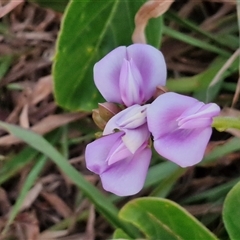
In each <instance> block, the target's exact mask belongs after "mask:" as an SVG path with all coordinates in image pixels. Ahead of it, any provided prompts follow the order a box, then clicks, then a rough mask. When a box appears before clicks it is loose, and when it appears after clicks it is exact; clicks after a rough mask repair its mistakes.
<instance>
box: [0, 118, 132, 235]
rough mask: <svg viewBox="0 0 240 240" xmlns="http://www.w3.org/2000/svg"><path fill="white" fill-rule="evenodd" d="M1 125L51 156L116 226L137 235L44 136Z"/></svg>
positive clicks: (109, 203) (0, 123)
mask: <svg viewBox="0 0 240 240" xmlns="http://www.w3.org/2000/svg"><path fill="white" fill-rule="evenodd" d="M0 127H1V128H4V129H5V130H7V131H8V132H9V133H11V134H12V135H14V136H15V137H17V138H20V139H21V140H23V141H24V142H26V143H27V144H28V145H29V146H31V147H33V148H34V149H36V150H37V151H39V152H41V153H42V154H44V155H45V156H47V157H49V158H50V159H51V160H52V161H53V162H54V163H55V164H56V165H57V166H58V167H59V169H61V171H62V172H63V173H64V174H66V176H68V178H69V179H70V180H71V181H72V182H73V183H74V184H75V185H76V186H77V187H79V189H80V190H81V191H82V192H83V193H84V194H85V195H86V196H87V197H88V198H89V199H90V200H91V201H92V202H93V203H94V205H95V207H96V209H97V210H98V211H99V212H100V213H101V214H102V215H103V216H104V217H105V218H106V219H107V220H108V221H109V222H110V223H111V224H112V225H113V226H115V227H117V228H121V229H122V230H123V231H125V232H126V233H127V234H128V235H129V236H131V237H136V231H134V230H135V229H133V228H131V226H129V225H126V224H125V223H124V222H123V221H121V220H120V219H119V218H118V216H117V215H118V210H117V208H116V207H115V206H114V205H113V204H112V203H111V202H110V201H109V200H108V198H106V197H105V196H104V195H102V194H101V192H100V191H99V190H98V189H97V188H95V187H94V186H93V185H92V184H91V183H89V182H88V181H87V180H86V179H85V178H84V176H82V174H81V173H79V172H78V171H77V170H76V169H75V168H74V167H72V165H71V164H70V163H69V162H68V161H67V160H66V159H65V158H64V157H63V156H62V155H61V154H60V153H59V152H58V151H57V150H56V149H55V148H54V147H53V146H52V145H51V144H50V143H49V142H48V141H47V140H46V139H44V138H43V137H42V136H40V135H38V134H36V133H34V132H32V131H29V130H26V129H23V128H20V127H17V126H14V125H11V124H7V123H4V122H2V121H0Z"/></svg>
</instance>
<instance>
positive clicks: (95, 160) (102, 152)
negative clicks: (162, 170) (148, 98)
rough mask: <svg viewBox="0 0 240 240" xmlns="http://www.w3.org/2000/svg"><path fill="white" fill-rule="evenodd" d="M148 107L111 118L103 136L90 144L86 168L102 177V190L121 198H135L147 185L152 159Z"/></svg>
mask: <svg viewBox="0 0 240 240" xmlns="http://www.w3.org/2000/svg"><path fill="white" fill-rule="evenodd" d="M146 109H147V105H145V106H140V105H133V106H131V107H129V108H127V109H125V110H123V111H121V112H120V113H118V114H116V115H115V116H114V117H112V118H111V119H110V120H109V122H108V123H107V125H106V127H105V129H104V131H103V135H104V136H103V137H101V138H99V139H97V140H95V141H94V142H92V143H90V144H88V145H87V148H86V153H85V158H86V165H87V168H88V169H89V170H90V171H92V172H94V173H96V174H99V175H100V178H101V181H102V185H103V188H104V189H105V190H107V191H109V192H112V193H115V194H116V195H119V196H127V195H133V194H135V193H137V192H139V191H140V190H141V189H142V187H143V184H144V181H145V178H146V174H147V170H148V166H149V163H150V159H151V149H150V148H149V146H148V142H149V137H150V133H149V130H148V127H147V123H146Z"/></svg>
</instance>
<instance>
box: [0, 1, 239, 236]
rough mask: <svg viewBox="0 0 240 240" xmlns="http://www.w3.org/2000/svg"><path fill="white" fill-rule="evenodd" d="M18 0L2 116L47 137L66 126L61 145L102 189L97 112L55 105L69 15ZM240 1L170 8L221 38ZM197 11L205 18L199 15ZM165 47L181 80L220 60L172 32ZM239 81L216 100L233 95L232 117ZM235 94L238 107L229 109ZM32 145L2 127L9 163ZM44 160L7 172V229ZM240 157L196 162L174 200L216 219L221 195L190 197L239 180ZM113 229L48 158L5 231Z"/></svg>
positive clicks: (9, 35)
mask: <svg viewBox="0 0 240 240" xmlns="http://www.w3.org/2000/svg"><path fill="white" fill-rule="evenodd" d="M13 2H14V1H9V2H8V3H7V5H4V6H8V7H9V8H8V9H7V11H6V8H5V9H3V8H2V9H1V10H2V11H0V14H2V15H5V16H4V18H3V21H2V22H1V23H3V24H6V30H5V31H4V32H1V33H0V55H4V56H8V55H9V56H10V55H11V56H12V61H11V67H10V68H9V69H8V71H7V74H5V75H4V77H2V78H0V87H1V95H2V96H1V98H0V118H1V119H2V120H4V121H6V122H8V123H12V124H17V125H19V126H21V127H24V128H29V129H31V130H33V131H35V132H37V133H39V134H41V135H45V134H48V133H51V132H52V131H61V138H63V139H66V141H64V140H61V139H60V140H59V141H58V142H57V143H56V144H55V146H56V148H58V149H59V151H61V152H63V153H64V155H65V156H66V157H67V158H68V159H69V161H70V163H71V164H73V165H74V166H75V167H76V168H77V169H78V170H79V171H80V172H81V173H82V174H83V175H84V176H85V178H86V179H88V181H90V182H91V183H92V184H94V185H96V186H97V187H99V189H101V186H100V184H99V179H98V177H97V176H93V175H90V173H89V172H88V171H87V170H86V168H85V163H84V149H85V146H86V144H87V143H88V142H89V141H90V140H91V139H92V138H93V135H92V133H93V132H94V131H97V130H96V128H95V127H94V124H93V122H92V121H91V119H90V118H89V113H81V112H80V113H67V112H64V110H62V109H60V108H59V107H58V106H57V105H56V104H55V102H54V98H53V94H52V84H53V82H52V77H51V75H50V74H51V65H52V58H53V56H54V48H55V41H56V37H57V33H58V30H59V26H60V21H61V19H62V14H61V13H58V12H55V11H53V10H51V9H44V8H41V7H39V6H38V5H36V4H32V3H27V2H25V3H21V4H19V5H18V6H15V5H13ZM150 2H152V3H154V1H149V4H150ZM166 2H167V1H166ZM172 2H173V3H172ZM234 2H235V1H224V0H221V1H220V0H219V1H215V0H211V1H210V0H209V1H182V2H180V1H175V2H174V1H171V2H170V1H168V5H166V6H165V7H166V9H167V8H168V7H170V3H172V6H171V7H170V10H174V11H176V12H177V13H178V16H180V17H181V18H183V19H192V20H193V21H196V23H197V25H198V26H200V29H201V30H204V31H209V32H210V33H211V34H213V35H214V34H215V35H219V36H220V35H221V31H224V28H226V27H228V26H230V25H231V24H232V22H228V19H229V18H230V17H231V16H234V14H236V12H235V11H236V10H235V7H236V6H235V4H234ZM19 3H20V1H19ZM10 7H11V9H10ZM9 9H10V10H9ZM142 9H143V10H141V11H144V7H143V8H142ZM161 11H165V10H163V9H160V10H159V11H158V13H159V14H160V13H161ZM7 13H8V14H7ZM196 13H198V17H196V18H195V16H196ZM139 15H140V14H139ZM139 15H137V16H136V19H135V20H136V21H137V20H138V21H139V18H138V17H139ZM154 16H155V15H152V16H151V14H150V16H148V14H147V16H145V17H146V18H145V19H143V20H144V21H145V22H144V21H143V25H144V24H146V22H147V21H148V20H149V18H151V17H154ZM223 19H224V20H225V25H224V24H223V21H222V20H223ZM140 20H141V19H140ZM166 24H167V25H168V26H171V28H173V29H175V30H177V31H183V32H187V34H188V35H189V36H192V37H196V38H199V39H203V36H202V35H200V34H199V33H196V32H194V31H191V30H189V29H188V30H187V29H186V28H185V29H184V28H183V27H181V26H180V25H178V23H176V22H175V21H173V20H171V19H170V18H168V20H167V21H166ZM140 28H141V26H140ZM141 29H142V28H141ZM141 29H140V30H141ZM138 34H139V35H137V37H136V36H135V37H136V39H137V40H136V41H138V42H139V41H145V40H144V36H143V35H142V34H143V33H142V32H141V31H140V32H138ZM205 40H206V39H204V40H203V41H205ZM206 41H207V40H206ZM161 50H162V51H163V53H164V55H165V56H166V61H167V66H168V70H169V76H170V77H171V78H174V79H175V81H180V80H179V79H181V77H184V76H192V75H196V74H198V73H201V72H203V71H204V70H206V69H207V68H208V67H209V66H210V64H211V63H212V61H213V60H214V59H215V58H216V54H215V53H210V52H207V51H205V50H203V49H199V48H196V47H195V46H193V45H190V44H188V43H185V42H184V41H179V40H178V39H175V38H172V37H171V36H166V35H164V38H163V42H162V47H161ZM227 50H229V49H227ZM232 54H233V52H232ZM226 61H227V60H226ZM223 70H224V69H223ZM223 70H222V71H223ZM210 80H211V79H210ZM237 80H238V77H236V75H232V76H230V77H229V78H228V79H227V82H230V83H236V89H237V91H236V92H235V91H234V92H233V91H220V93H219V96H218V97H217V99H216V101H219V102H221V101H222V99H229V103H228V104H227V101H225V100H224V104H223V105H222V106H224V107H226V108H225V109H224V110H223V111H222V114H223V115H224V116H239V109H240V102H239V98H238V96H239V81H237ZM231 100H232V101H233V105H234V107H235V109H233V108H229V107H230V106H231ZM81 126H84V127H83V128H82V127H81ZM85 126H88V128H90V129H91V131H92V132H91V133H88V132H87V131H86V129H85ZM232 136H237V137H240V136H239V132H238V131H235V130H234V131H231V130H229V133H220V134H219V133H215V132H214V134H213V136H212V142H211V143H210V144H209V146H208V148H207V151H206V156H207V155H208V154H211V152H212V151H214V149H215V148H216V147H218V146H222V147H224V146H225V145H227V143H228V141H229V139H231V138H232ZM24 147H25V146H24V144H23V143H22V142H21V141H20V140H18V139H16V138H15V137H13V136H11V135H8V134H6V132H4V131H2V130H1V132H0V155H2V156H3V159H5V160H3V161H11V157H12V156H16V155H17V154H18V153H19V152H20V151H21V150H22V149H24ZM36 159H37V158H36ZM36 159H32V162H31V163H28V164H26V165H25V166H24V167H23V168H21V170H20V171H17V172H16V173H15V175H14V176H11V177H9V178H7V179H6V180H5V181H4V183H3V184H2V186H1V188H0V232H1V231H3V229H5V227H6V224H7V221H8V218H9V214H10V213H11V209H12V207H13V205H14V203H15V202H16V200H17V198H18V196H19V192H20V191H21V189H22V186H23V182H24V181H25V180H26V178H27V176H28V174H29V172H30V170H31V169H32V166H33V165H34V163H35V160H36ZM239 161H240V153H239V151H238V152H231V153H229V154H227V155H223V156H222V157H221V158H219V159H216V161H215V162H214V164H210V165H203V166H197V167H193V168H189V169H188V170H187V171H186V172H185V174H184V175H183V176H182V177H180V178H179V180H178V181H177V182H176V183H175V185H174V187H173V189H172V191H171V192H170V194H169V196H168V198H171V199H173V200H175V201H177V202H180V203H181V201H182V202H183V205H184V207H185V208H186V209H187V210H188V211H190V212H191V213H192V214H194V215H195V216H197V217H198V218H199V219H200V220H201V219H202V220H203V221H204V215H206V214H209V215H211V216H215V218H213V219H217V218H218V219H219V218H220V215H221V209H222V205H221V204H222V203H221V202H220V203H219V204H216V201H206V200H201V201H200V200H197V199H196V200H192V202H191V203H189V204H185V203H184V202H187V200H188V202H190V198H191V196H198V195H199V196H201V194H202V193H203V194H204V192H205V191H209V190H211V189H215V188H218V187H221V185H223V184H225V183H228V182H231V180H234V179H235V178H236V177H238V176H239V172H240V168H239ZM1 164H5V162H3V163H1ZM150 192H152V189H145V190H144V191H143V193H140V194H139V195H138V196H141V195H144V194H148V193H150ZM223 196H224V195H223ZM199 199H200V197H199ZM126 201H127V200H126V199H122V200H121V201H120V202H119V203H118V204H119V206H122V204H124V203H125V202H126ZM219 221H221V220H219ZM208 227H209V228H211V230H213V231H215V232H218V231H219V225H218V224H217V223H216V220H213V222H211V223H209V225H208ZM111 233H112V228H111V227H110V226H109V224H108V223H107V222H106V221H105V220H103V218H102V217H101V216H100V215H99V214H97V213H96V212H95V209H94V206H93V205H92V204H91V203H90V202H89V201H88V200H87V199H86V198H84V196H82V194H81V192H79V191H78V190H77V188H75V187H74V186H73V185H72V184H71V182H70V181H69V180H68V177H67V176H64V175H63V174H62V173H61V171H59V170H58V169H57V167H55V166H54V165H53V164H52V163H50V162H47V163H46V164H45V165H44V167H43V169H42V171H41V174H40V175H39V176H38V178H37V180H36V181H35V182H34V184H33V186H32V187H31V189H30V190H29V191H28V193H27V195H26V197H25V199H24V201H23V203H22V205H21V207H20V209H19V213H18V215H17V217H16V218H15V219H14V221H13V223H12V224H11V225H10V227H9V229H8V231H7V232H5V235H4V236H2V237H4V238H6V239H9V238H11V237H13V238H14V239H24V240H26V239H27V240H35V239H41V240H45V239H68V240H69V239H86V240H87V239H107V238H110V237H111Z"/></svg>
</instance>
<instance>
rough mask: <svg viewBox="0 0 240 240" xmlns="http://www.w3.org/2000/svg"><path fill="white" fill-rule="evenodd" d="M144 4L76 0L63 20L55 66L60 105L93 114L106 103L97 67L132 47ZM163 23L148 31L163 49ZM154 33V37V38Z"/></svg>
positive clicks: (158, 21) (153, 24)
mask: <svg viewBox="0 0 240 240" xmlns="http://www.w3.org/2000/svg"><path fill="white" fill-rule="evenodd" d="M143 2H144V1H143V0H140V1H127V0H121V1H120V0H114V1H113V0H111V1H95V0H85V1H77V0H73V1H71V2H70V3H69V5H68V7H67V9H66V11H65V16H64V18H63V22H62V26H61V31H60V34H59V37H58V41H57V52H56V56H55V61H54V66H53V77H54V93H55V98H56V101H57V103H58V104H59V105H60V106H62V107H64V108H67V109H69V110H72V111H76V110H84V111H90V110H92V109H93V108H96V107H97V103H98V102H101V101H104V100H103V98H102V97H101V96H100V94H99V92H98V90H97V89H96V87H95V85H94V82H93V66H94V64H95V62H97V61H98V60H99V59H100V58H102V57H103V56H104V55H106V54H107V53H108V52H110V51H111V50H113V49H114V48H116V47H117V46H120V45H130V44H131V43H132V40H131V36H132V33H133V29H134V16H135V14H136V12H137V10H138V9H139V8H140V6H141V5H142V3H143ZM161 24H162V19H161V18H158V19H154V20H153V21H151V22H150V24H149V26H148V27H147V30H146V35H147V38H148V40H149V41H148V42H149V44H152V45H154V46H159V43H160V38H161ZM150 33H151V34H150Z"/></svg>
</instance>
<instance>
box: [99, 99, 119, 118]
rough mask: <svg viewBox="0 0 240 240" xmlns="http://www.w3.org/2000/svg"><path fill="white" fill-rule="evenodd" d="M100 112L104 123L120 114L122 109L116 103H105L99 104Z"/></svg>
mask: <svg viewBox="0 0 240 240" xmlns="http://www.w3.org/2000/svg"><path fill="white" fill-rule="evenodd" d="M98 110H99V111H98V112H99V115H100V117H101V118H102V119H103V120H104V121H106V122H108V121H109V120H110V119H111V118H112V117H113V116H114V115H115V114H117V113H119V112H120V111H121V110H122V109H121V108H120V107H119V106H118V105H116V104H114V103H110V102H105V103H99V104H98Z"/></svg>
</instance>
